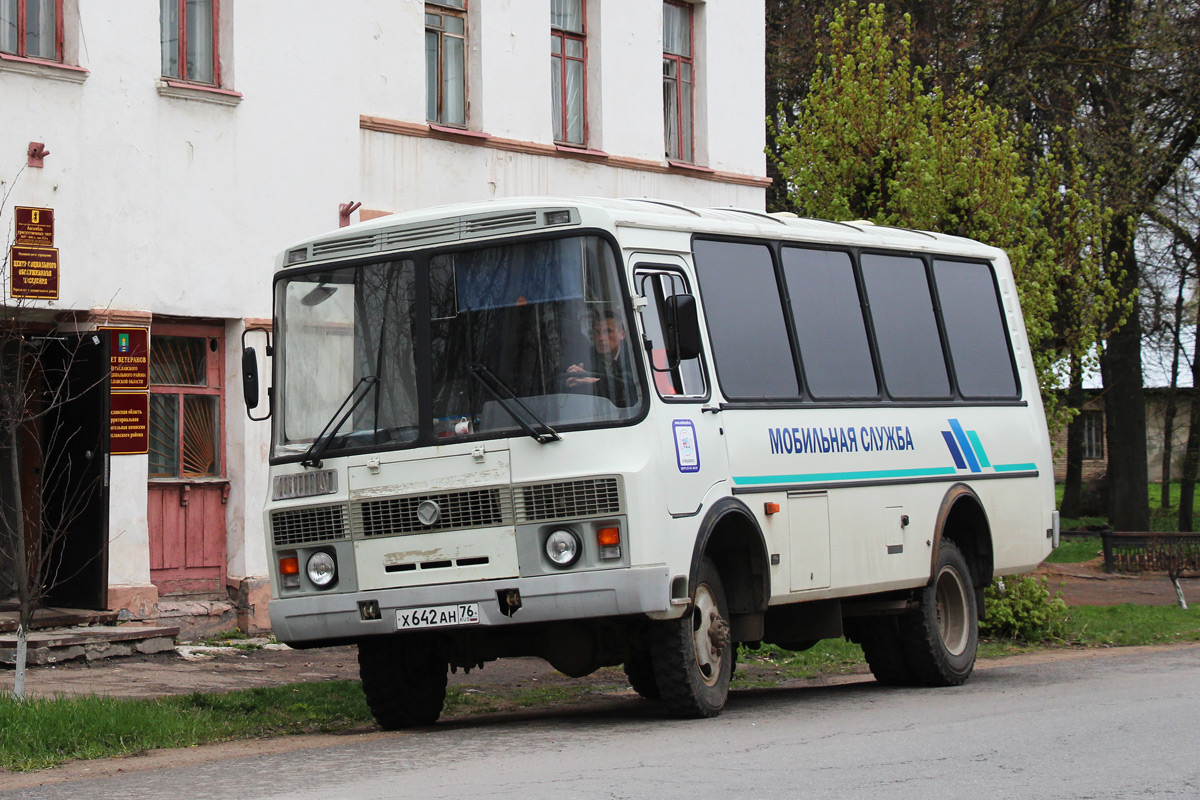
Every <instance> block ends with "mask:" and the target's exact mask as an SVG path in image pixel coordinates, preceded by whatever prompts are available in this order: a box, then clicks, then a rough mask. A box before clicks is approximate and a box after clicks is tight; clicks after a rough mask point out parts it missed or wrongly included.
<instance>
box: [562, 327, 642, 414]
mask: <svg viewBox="0 0 1200 800" xmlns="http://www.w3.org/2000/svg"><path fill="white" fill-rule="evenodd" d="M591 351H592V352H591V365H590V367H585V366H584V363H583V362H580V363H578V364H571V365H569V366H568V367H567V370H566V371H567V375H566V385H567V388H568V389H573V390H575V391H585V392H590V393H591V394H595V395H597V396H599V397H607V398H608V399H609V400H612V402H613V405H616V406H617V407H619V408H628V407H629V406H631V405H633V404H634V402H635V401H636V399H637V398H636V397H635V396H634V393H633V391H632V390H631V388H630V384H629V378H630V376H631V375H632V374H633V370H632V364H631V363H630V361H629V353H628V349H627V348H626V347H625V326H624V325H623V324H622V321H621V319H620V318H619V317H617V315H616V313H615V312H613V311H600V312H597V313H596V314H595V316H593V317H592V347H591ZM572 373H583V374H582V375H573V374H572Z"/></svg>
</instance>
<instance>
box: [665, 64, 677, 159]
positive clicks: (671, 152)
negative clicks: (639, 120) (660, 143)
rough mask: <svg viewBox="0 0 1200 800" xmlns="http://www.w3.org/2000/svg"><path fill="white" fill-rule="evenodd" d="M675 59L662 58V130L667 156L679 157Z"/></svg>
mask: <svg viewBox="0 0 1200 800" xmlns="http://www.w3.org/2000/svg"><path fill="white" fill-rule="evenodd" d="M678 63H679V62H677V61H675V60H674V59H670V58H664V59H663V132H664V135H665V137H666V146H667V147H666V149H667V158H679V157H680V152H679V88H678V86H677V83H678V75H677V71H678V70H677V66H678Z"/></svg>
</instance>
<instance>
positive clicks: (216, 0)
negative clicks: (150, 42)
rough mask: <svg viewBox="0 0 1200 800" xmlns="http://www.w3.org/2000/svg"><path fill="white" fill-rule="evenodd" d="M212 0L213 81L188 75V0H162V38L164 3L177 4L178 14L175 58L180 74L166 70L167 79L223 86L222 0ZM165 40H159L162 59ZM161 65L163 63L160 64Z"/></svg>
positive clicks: (200, 84)
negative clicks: (168, 72)
mask: <svg viewBox="0 0 1200 800" xmlns="http://www.w3.org/2000/svg"><path fill="white" fill-rule="evenodd" d="M211 1H212V20H211V21H210V24H211V25H212V82H211V83H210V82H208V81H201V80H197V79H195V78H193V77H191V76H190V75H188V69H187V45H188V30H187V0H161V2H160V4H159V15H160V19H159V32H160V39H161V31H162V19H161V15H162V3H163V2H173V3H175V4H176V14H177V15H178V20H179V23H178V30H177V34H178V37H177V42H178V45H177V50H176V52H175V58H176V59H177V63H178V64H179V74H178V75H168V74H166V72H165V71H164V72H163V74H162V78H163V80H165V81H175V82H178V83H186V84H190V85H194V86H207V87H216V88H219V87H220V86H221V28H220V21H221V0H211ZM162 45H163V42H161V41H160V42H159V57H160V59H161V55H162ZM160 66H161V64H160Z"/></svg>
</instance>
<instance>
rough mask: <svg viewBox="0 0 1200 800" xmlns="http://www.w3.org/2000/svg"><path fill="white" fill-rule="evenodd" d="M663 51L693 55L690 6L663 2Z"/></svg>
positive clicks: (679, 54)
mask: <svg viewBox="0 0 1200 800" xmlns="http://www.w3.org/2000/svg"><path fill="white" fill-rule="evenodd" d="M663 51H664V52H667V53H670V54H672V55H676V56H687V57H690V56H691V55H692V14H691V9H690V8H688V7H685V6H676V5H672V4H670V3H663Z"/></svg>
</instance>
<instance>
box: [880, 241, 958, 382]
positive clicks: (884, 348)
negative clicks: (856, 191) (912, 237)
mask: <svg viewBox="0 0 1200 800" xmlns="http://www.w3.org/2000/svg"><path fill="white" fill-rule="evenodd" d="M862 274H863V285H864V288H865V289H866V292H867V302H868V303H869V304H870V309H871V321H872V322H873V323H874V325H875V341H876V343H877V345H878V347H879V361H880V366H881V367H882V368H883V382H884V385H885V386H886V387H887V390H888V393H889V394H891V396H892V397H900V398H935V397H936V398H944V397H949V396H950V376H949V373H948V372H947V370H946V358H945V355H944V354H943V352H942V340H941V336H940V335H939V334H938V326H937V318H936V317H935V316H934V313H933V298H932V296H931V295H930V293H929V279H928V278H927V277H926V275H925V262H923V261H921V259H919V258H912V257H906V256H893V255H877V254H869V255H864V256H863V257H862Z"/></svg>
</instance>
